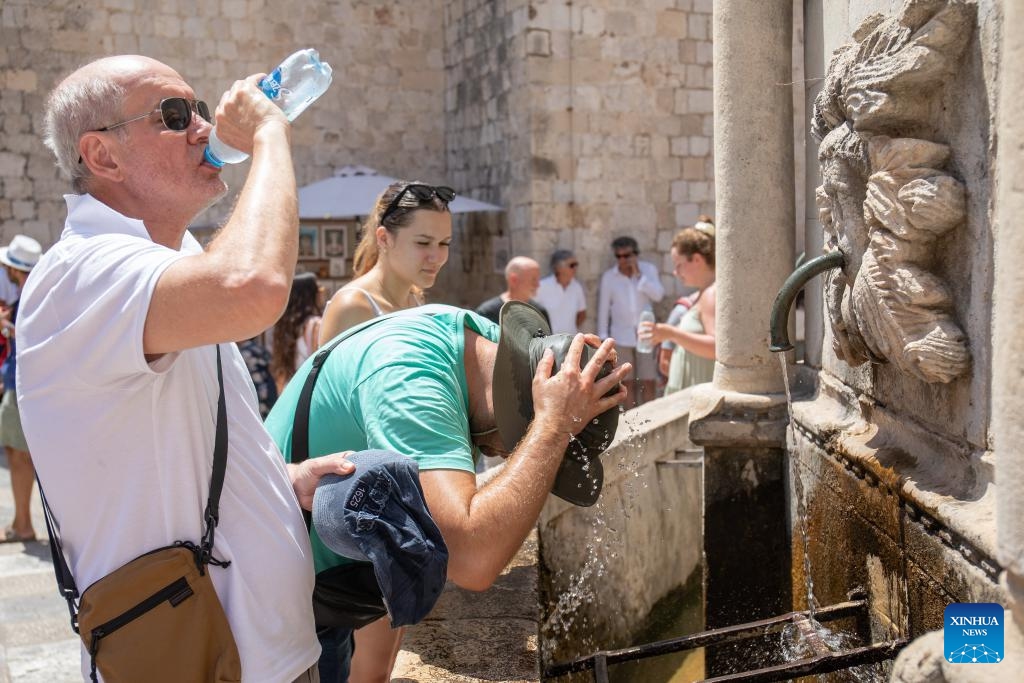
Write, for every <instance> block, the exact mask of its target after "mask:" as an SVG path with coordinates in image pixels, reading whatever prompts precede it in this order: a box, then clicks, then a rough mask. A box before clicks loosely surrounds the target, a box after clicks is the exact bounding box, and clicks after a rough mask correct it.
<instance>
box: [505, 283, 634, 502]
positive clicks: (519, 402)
mask: <svg viewBox="0 0 1024 683" xmlns="http://www.w3.org/2000/svg"><path fill="white" fill-rule="evenodd" d="M499 320H500V325H501V336H500V337H499V340H498V352H497V357H496V358H495V362H494V417H495V420H496V422H497V425H498V434H499V435H500V436H501V440H502V442H503V443H504V446H505V449H506V450H508V451H512V450H513V449H514V448H515V447H516V445H517V444H518V443H519V441H520V440H521V439H522V438H523V436H524V435H525V434H526V430H527V429H528V428H529V426H530V423H531V422H532V421H533V412H534V411H533V376H534V373H536V371H537V364H538V363H539V362H540V359H541V358H542V357H543V356H544V351H546V350H547V349H551V350H552V351H553V352H554V355H555V364H554V368H553V370H552V371H553V372H558V369H559V368H560V367H561V366H562V362H563V361H564V360H565V357H566V354H567V353H568V352H569V346H570V345H571V344H572V340H573V335H570V334H551V328H550V327H549V326H548V324H547V321H546V320H545V319H544V316H543V315H541V314H540V312H538V311H537V309H535V308H534V307H532V306H530V305H529V304H527V303H524V302H521V301H508V302H506V303H505V305H504V306H502V307H501V312H500V313H499ZM595 352H596V349H594V348H592V347H590V346H584V348H583V353H582V354H581V356H580V367H581V368H582V367H584V366H586V364H587V362H588V361H589V360H590V358H591V357H592V356H593V355H594V353H595ZM611 371H612V364H611V363H610V362H606V363H605V364H604V366H603V367H602V368H601V371H600V372H599V373H598V378H601V377H604V376H606V375H607V374H608V373H610V372H611ZM617 390H618V388H617V387H615V388H613V389H612V390H611V391H610V392H609V393H614V392H615V391H617ZM618 425H619V409H618V406H613V407H612V408H609V409H608V410H606V411H605V412H603V413H601V414H600V415H598V416H597V417H596V418H594V419H593V420H591V421H590V422H589V423H588V424H587V425H586V426H584V428H583V430H582V431H581V432H580V433H579V434H578V435H576V437H574V438H573V439H572V440H571V441H570V442H569V447H568V448H566V450H565V453H564V454H563V456H562V463H561V465H560V466H559V468H558V474H557V475H556V476H555V484H554V486H553V487H552V489H551V492H552V493H554V494H555V495H556V496H558V497H559V498H561V499H563V500H566V501H568V502H570V503H573V504H574V505H579V506H582V507H587V506H590V505H593V504H594V503H595V502H597V499H598V497H599V496H600V495H601V486H602V484H603V482H604V468H603V467H602V466H601V460H600V458H599V457H598V456H599V455H601V453H603V452H604V451H605V449H607V448H608V446H609V444H611V442H612V439H613V438H614V437H615V430H616V429H617V428H618Z"/></svg>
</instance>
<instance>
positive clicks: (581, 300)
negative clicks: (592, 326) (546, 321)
mask: <svg viewBox="0 0 1024 683" xmlns="http://www.w3.org/2000/svg"><path fill="white" fill-rule="evenodd" d="M579 265H580V262H579V260H578V259H577V258H576V255H575V254H573V253H572V251H570V250H568V249H558V250H556V251H555V252H554V253H553V254H551V274H550V275H548V276H547V277H546V278H544V279H543V280H541V281H540V286H539V287H538V288H537V295H536V299H537V303H539V304H540V305H542V306H543V307H544V308H545V309H547V312H548V317H549V318H550V319H551V331H552V332H553V333H555V334H576V333H577V332H579V331H580V326H581V325H583V321H584V320H585V319H586V317H587V295H586V292H584V291H583V285H581V284H580V281H579V280H577V279H576V272H577V269H578V268H579Z"/></svg>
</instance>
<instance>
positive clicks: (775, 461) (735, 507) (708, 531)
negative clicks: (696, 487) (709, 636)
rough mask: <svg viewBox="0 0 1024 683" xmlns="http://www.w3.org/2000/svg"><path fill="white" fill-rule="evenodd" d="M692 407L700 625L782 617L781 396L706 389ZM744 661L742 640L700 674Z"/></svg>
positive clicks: (785, 588)
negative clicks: (699, 458) (699, 521)
mask: <svg viewBox="0 0 1024 683" xmlns="http://www.w3.org/2000/svg"><path fill="white" fill-rule="evenodd" d="M691 406H692V408H691V411H690V438H691V439H692V440H693V441H694V442H695V443H697V444H699V445H702V446H704V530H703V531H704V533H703V542H704V562H705V572H704V577H705V596H706V598H705V623H706V626H707V628H709V629H713V628H719V627H722V626H730V625H733V624H740V623H745V622H748V621H754V620H757V619H764V618H767V617H771V616H775V615H778V614H782V613H785V612H788V611H789V610H790V606H791V605H792V590H791V581H790V552H789V535H788V524H787V516H786V457H785V449H784V446H785V436H786V425H787V423H788V421H787V417H786V416H787V413H786V405H785V399H784V398H782V397H775V396H758V395H750V394H739V393H735V392H723V391H721V390H718V389H714V388H713V387H711V386H706V387H699V388H698V389H695V390H694V397H693V402H692V404H691ZM750 656H751V654H750V648H749V645H748V644H747V643H744V642H739V643H731V644H727V645H721V646H716V647H709V648H708V649H707V651H706V660H705V661H706V667H707V670H706V673H707V675H709V676H714V675H718V674H721V673H726V672H728V671H735V670H737V669H745V668H751V667H752V666H755V665H756V663H755V662H753V661H749V662H748V661H747V660H749V659H750ZM747 664H749V666H748V665H747Z"/></svg>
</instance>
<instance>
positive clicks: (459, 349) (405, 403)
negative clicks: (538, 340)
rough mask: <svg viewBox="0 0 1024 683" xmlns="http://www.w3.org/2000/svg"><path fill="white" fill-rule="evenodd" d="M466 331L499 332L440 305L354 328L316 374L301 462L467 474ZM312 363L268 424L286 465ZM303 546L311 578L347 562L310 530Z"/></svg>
mask: <svg viewBox="0 0 1024 683" xmlns="http://www.w3.org/2000/svg"><path fill="white" fill-rule="evenodd" d="M465 328H469V329H471V330H473V331H474V332H477V333H478V334H480V335H483V336H484V337H486V338H487V339H490V340H491V341H494V342H496V341H498V326H497V325H495V324H494V323H492V322H491V321H489V320H487V319H485V318H482V317H480V316H478V315H476V314H475V313H473V312H471V311H466V310H463V309H461V308H455V307H452V306H442V305H440V304H434V305H429V306H421V307H419V308H416V309H412V310H408V311H403V312H400V313H395V314H391V315H386V316H382V317H380V318H374V319H373V320H369V321H367V322H365V323H363V324H362V325H360V326H359V327H358V328H356V329H354V330H353V331H352V332H351V334H350V336H348V337H346V338H345V339H344V340H343V341H342V342H341V343H340V344H339V345H338V346H337V348H335V349H334V350H333V351H331V354H330V355H329V356H328V357H327V361H326V362H325V363H324V365H323V367H322V368H321V369H320V377H319V378H318V379H317V382H316V388H315V390H314V391H313V398H312V401H311V404H310V411H309V457H311V458H316V457H319V456H321V455H327V454H330V453H337V452H338V451H348V450H351V451H362V450H368V449H382V450H389V451H394V452H395V453H401V454H403V455H407V456H409V457H410V458H413V459H414V460H415V461H416V464H417V465H418V466H419V468H420V470H436V469H451V470H463V471H466V472H474V471H475V470H474V467H473V444H472V442H471V441H470V437H469V419H468V414H469V394H468V392H467V389H466V371H465V366H464V365H463V351H464V347H465V332H464V329H465ZM343 334H344V333H343ZM331 343H333V342H328V343H327V344H325V345H324V346H329V345H330V344H331ZM315 355H316V354H313V356H311V357H310V358H308V359H306V362H305V363H303V364H302V367H300V368H299V370H298V372H296V373H295V377H293V378H292V379H291V381H289V382H288V386H287V387H285V390H284V392H283V393H282V394H281V396H280V398H278V399H277V403H275V404H274V407H273V409H272V410H271V411H270V414H269V415H268V416H267V422H266V426H267V430H268V431H269V432H270V434H271V436H272V437H273V438H274V441H275V442H276V443H277V446H278V448H280V449H281V452H282V453H283V454H284V457H285V460H286V461H288V462H291V446H292V443H291V442H292V423H293V421H294V418H295V408H296V404H297V403H298V400H299V394H300V393H301V391H302V385H303V384H304V383H305V381H306V376H307V375H308V374H309V371H310V368H311V367H312V364H313V358H314V357H315ZM310 539H311V541H312V544H313V559H314V565H315V568H316V571H317V572H321V571H323V570H324V569H329V568H330V567H334V566H337V565H341V564H346V563H348V562H350V560H348V559H346V558H344V557H341V556H340V555H338V554H336V553H334V552H333V551H331V550H330V549H328V548H327V546H325V545H324V544H323V543H322V542H321V541H320V538H319V537H318V536H317V534H316V531H315V530H312V531H311V532H310Z"/></svg>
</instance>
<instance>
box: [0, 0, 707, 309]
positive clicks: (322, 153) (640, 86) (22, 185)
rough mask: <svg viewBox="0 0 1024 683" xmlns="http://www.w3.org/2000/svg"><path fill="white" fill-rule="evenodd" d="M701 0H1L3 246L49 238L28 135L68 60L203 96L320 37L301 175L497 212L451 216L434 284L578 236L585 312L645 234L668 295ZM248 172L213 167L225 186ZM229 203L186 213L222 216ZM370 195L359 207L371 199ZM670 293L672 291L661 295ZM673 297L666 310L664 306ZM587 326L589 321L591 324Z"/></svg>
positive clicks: (469, 282) (688, 153) (477, 286)
mask: <svg viewBox="0 0 1024 683" xmlns="http://www.w3.org/2000/svg"><path fill="white" fill-rule="evenodd" d="M711 6H712V3H711V0H645V2H641V3H636V2H628V1H627V0H599V1H596V2H589V3H586V4H585V5H581V4H580V3H572V2H567V1H566V0H534V1H533V2H528V1H527V0H471V1H468V2H461V1H460V2H456V1H454V0H397V1H396V2H390V3H380V2H373V1H371V0H327V1H325V2H316V3H314V2H297V3H291V4H290V5H289V6H288V10H287V11H285V12H282V11H280V8H279V7H278V6H277V5H275V4H274V3H271V2H269V0H220V1H218V2H200V1H198V0H167V2H162V3H160V5H159V6H158V7H156V6H152V5H151V4H149V3H145V2H142V1H141V0H105V1H104V2H102V3H99V2H97V3H90V4H85V5H83V4H82V3H78V2H72V1H71V0H56V1H55V2H49V3H38V2H32V1H31V0H7V1H6V2H5V3H4V4H3V8H2V11H0V31H2V33H0V36H2V41H0V46H2V47H0V86H2V92H0V130H2V131H3V134H4V140H5V142H4V145H3V150H2V151H0V240H4V241H6V240H9V239H10V237H11V236H12V235H13V234H15V233H17V232H24V233H28V234H31V235H33V236H35V237H37V238H39V239H40V241H41V242H42V243H43V244H44V245H49V244H51V243H52V242H53V241H54V240H56V238H57V237H58V236H59V234H60V230H61V228H62V224H63V219H64V204H63V201H62V200H61V197H60V196H61V194H63V193H64V192H66V191H67V190H68V188H67V185H66V183H65V182H64V181H63V180H61V179H59V178H58V177H57V173H56V170H55V168H54V166H53V163H52V161H51V158H50V154H49V152H48V151H47V150H46V149H45V148H44V147H43V146H42V144H41V143H40V137H41V123H42V107H43V102H44V100H45V96H46V94H47V93H48V91H49V90H50V89H51V88H52V87H53V85H55V83H56V82H57V81H58V80H59V78H61V77H62V76H63V75H65V74H67V73H68V72H69V71H71V70H72V69H73V68H75V67H77V66H78V65H80V64H82V63H84V62H87V61H89V60H91V59H94V58H96V57H99V56H103V55H106V54H116V53H142V54H146V55H149V56H152V57H154V58H157V59H160V60H162V61H164V62H166V63H168V64H170V65H171V66H172V67H174V68H175V69H177V70H178V71H179V72H180V73H181V74H182V75H183V77H184V78H185V79H186V80H188V81H189V82H190V83H191V84H192V85H193V86H194V88H195V89H196V92H197V94H198V95H199V96H200V97H202V98H204V99H206V100H207V101H209V102H211V103H215V102H216V101H217V99H218V98H219V94H220V93H221V92H223V91H224V90H225V89H227V88H228V87H229V86H230V84H231V83H232V81H233V80H234V79H236V78H238V77H242V76H244V75H247V74H249V73H253V72H256V71H262V70H266V69H269V68H271V67H272V66H273V65H275V64H276V63H277V62H279V61H280V60H281V59H282V58H283V57H284V56H286V55H287V54H288V53H290V52H291V51H292V50H294V49H297V48H299V47H302V46H307V45H308V46H315V47H317V48H318V49H319V50H320V52H321V55H322V57H323V58H324V59H325V60H327V61H328V62H330V63H331V65H332V66H333V67H334V70H335V82H334V84H333V86H332V87H331V89H330V90H329V91H328V92H327V94H326V95H324V97H323V99H322V100H321V101H320V102H318V103H317V104H316V105H315V106H314V107H311V108H310V109H309V111H307V112H306V113H305V114H303V116H302V117H301V118H300V119H298V120H297V121H296V122H295V124H294V130H293V143H294V158H295V162H296V170H297V176H298V181H299V184H300V185H303V184H307V183H310V182H313V181H316V180H319V179H322V178H325V177H328V176H330V175H331V173H332V172H333V171H334V169H336V168H340V167H342V166H344V165H347V164H360V165H365V166H370V167H373V168H376V169H377V170H378V171H380V172H381V173H384V174H387V175H392V176H396V177H400V178H418V179H422V180H424V181H426V182H437V183H441V182H444V183H447V184H450V185H452V186H453V187H455V188H456V189H457V190H458V191H459V192H462V193H465V194H467V195H469V196H472V197H475V198H479V199H482V200H485V201H491V202H494V203H497V204H500V205H502V206H503V207H505V209H506V212H505V213H502V214H476V215H471V216H458V217H456V218H455V245H454V247H453V249H452V253H451V261H450V263H449V265H448V267H447V268H446V269H445V270H444V271H442V277H441V278H440V279H439V282H438V284H437V286H436V288H435V290H434V291H433V292H432V293H431V298H432V299H433V300H435V301H447V302H451V303H457V304H463V305H475V304H477V303H479V301H481V300H483V299H485V298H487V297H489V296H491V295H493V294H494V293H496V292H497V291H500V290H501V289H502V288H503V285H504V281H503V278H502V276H501V275H500V271H501V268H502V267H503V265H504V262H505V260H507V258H508V257H510V256H514V255H517V254H526V255H530V256H533V257H535V258H537V259H538V260H539V261H540V262H541V263H542V264H545V268H544V269H545V271H546V270H547V268H546V263H547V260H548V257H549V255H550V253H551V251H552V250H553V249H555V248H558V247H570V248H574V249H575V250H576V251H577V252H578V254H579V256H580V257H581V261H582V263H583V267H582V268H581V269H580V277H581V279H582V281H583V283H584V285H585V286H586V288H587V290H588V294H589V297H590V302H591V309H596V297H597V292H596V287H597V282H598V280H599V278H600V274H601V272H602V271H603V270H604V269H606V268H608V267H610V266H611V265H612V258H611V252H610V248H609V242H610V241H611V239H612V238H613V237H615V236H617V235H620V234H627V235H632V236H634V237H636V238H637V240H638V241H639V242H640V245H641V248H642V250H643V252H644V257H645V258H646V259H648V260H651V261H652V262H654V263H655V264H656V265H658V267H659V268H660V269H661V270H662V273H663V279H664V282H665V284H666V286H667V287H668V290H669V293H670V294H672V293H674V292H678V291H679V286H678V283H677V282H675V280H674V278H672V276H671V267H670V262H669V260H668V250H669V246H670V243H671V239H672V236H673V235H674V234H675V232H676V231H677V230H678V229H679V228H680V227H683V226H685V225H687V224H690V223H692V222H693V221H694V219H695V218H696V216H697V215H698V214H699V213H713V208H714V204H713V197H714V190H713V183H712V179H711V173H712V160H711V134H712V116H711V81H712V77H711V42H710V41H711V35H710V31H711V28H710V26H711ZM245 170H246V169H245V167H244V166H242V167H241V168H229V169H227V170H225V172H224V175H225V179H226V180H227V181H228V183H229V185H231V186H232V188H233V189H235V190H237V189H238V188H239V186H240V184H241V183H242V182H243V181H244V178H245ZM230 206H231V200H230V198H228V199H227V200H225V201H223V202H221V203H220V204H218V205H217V206H216V207H213V208H212V209H211V210H209V211H208V212H207V214H205V215H203V216H201V217H200V218H199V219H197V224H199V225H212V224H216V223H218V222H219V221H221V220H223V218H224V217H225V216H226V215H227V211H228V210H229V207H230ZM367 209H369V207H367ZM673 298H674V297H673ZM668 301H669V299H668V298H666V301H665V303H663V304H662V309H663V313H664V312H665V311H667V309H668ZM588 324H589V326H591V327H593V326H594V321H593V318H591V320H590V322H589V323H588Z"/></svg>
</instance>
